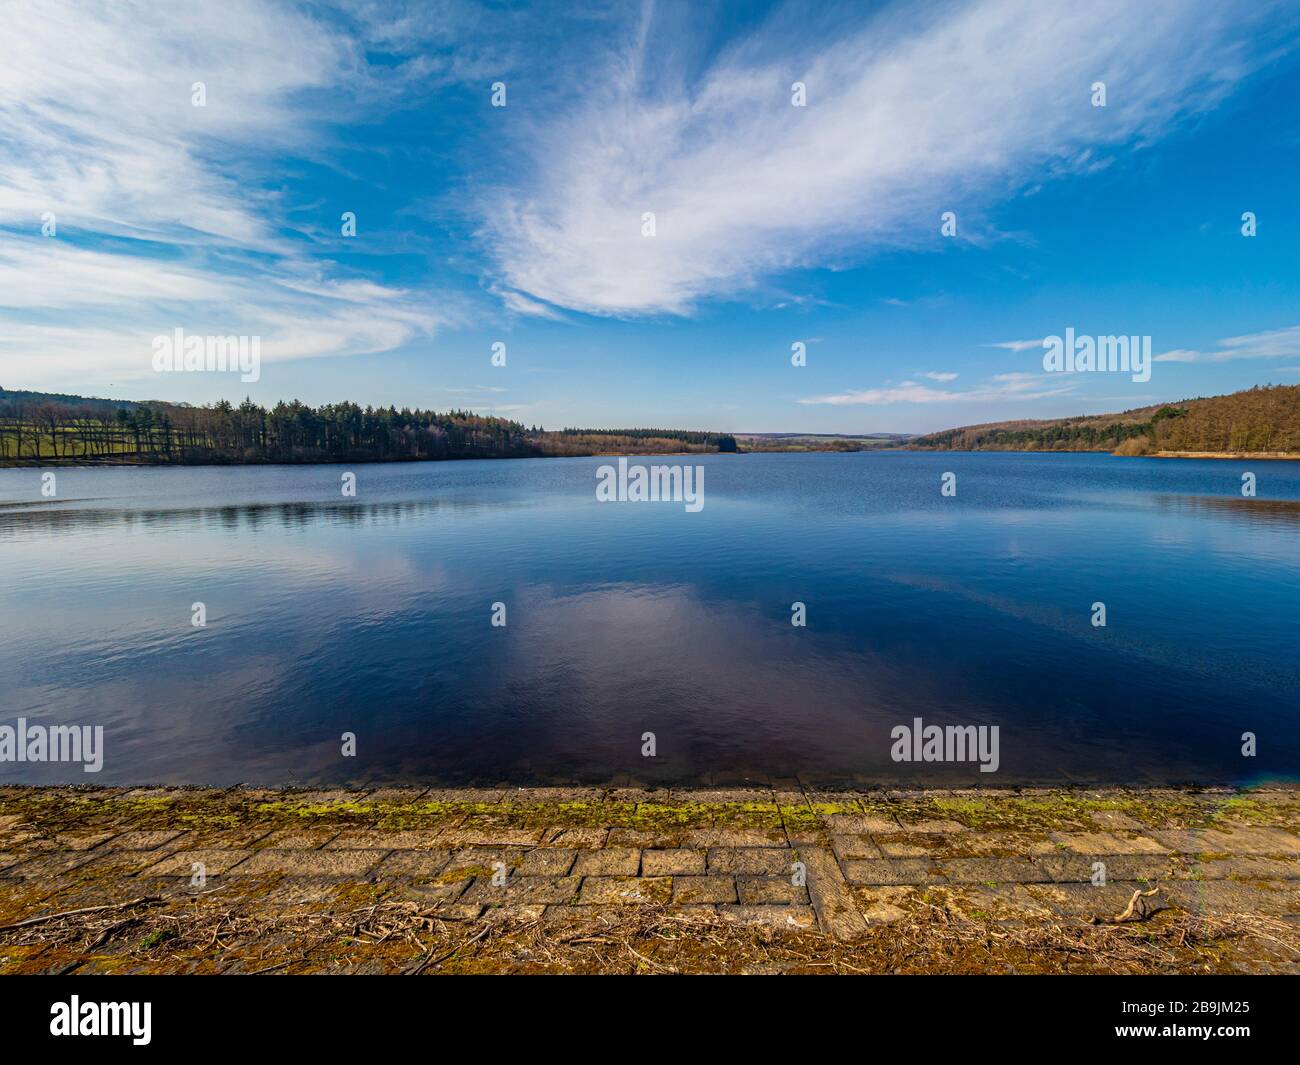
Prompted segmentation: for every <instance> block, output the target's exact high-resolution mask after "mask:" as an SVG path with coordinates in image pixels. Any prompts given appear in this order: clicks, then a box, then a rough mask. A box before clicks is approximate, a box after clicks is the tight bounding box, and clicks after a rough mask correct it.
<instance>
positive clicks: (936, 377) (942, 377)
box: [921, 370, 958, 384]
mask: <svg viewBox="0 0 1300 1065" xmlns="http://www.w3.org/2000/svg"><path fill="white" fill-rule="evenodd" d="M921 376H922V377H928V378H929V379H930V380H931V381H942V382H943V383H945V384H946V383H947V382H949V381H955V380H957V377H958V375H957V374H955V373H949V372H940V371H937V370H931V371H930V372H929V373H924V374H922V375H921Z"/></svg>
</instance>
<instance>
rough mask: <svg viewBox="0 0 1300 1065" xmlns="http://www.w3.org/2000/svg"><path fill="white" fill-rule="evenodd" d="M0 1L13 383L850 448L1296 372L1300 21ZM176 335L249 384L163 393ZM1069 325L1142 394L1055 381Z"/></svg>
mask: <svg viewBox="0 0 1300 1065" xmlns="http://www.w3.org/2000/svg"><path fill="white" fill-rule="evenodd" d="M1081 8H1082V9H1081ZM10 10H11V9H9V8H7V9H6V12H7V16H6V17H7V23H8V24H7V28H6V33H5V36H4V37H3V38H0V385H3V386H4V387H6V388H34V389H45V390H60V391H72V392H79V393H82V394H87V395H108V396H121V397H127V398H159V399H171V400H183V401H189V402H194V403H204V402H211V401H213V400H216V399H219V398H228V399H231V400H238V399H240V398H242V397H243V396H244V395H245V394H251V395H252V396H253V398H255V399H257V400H259V401H263V402H273V401H275V400H277V399H280V398H293V397H298V398H300V399H303V400H304V401H307V402H311V403H322V402H329V401H333V400H338V399H355V400H356V401H358V402H361V403H363V404H365V403H373V404H376V405H388V404H395V405H397V406H403V405H419V406H424V407H433V408H437V409H445V408H449V407H462V408H470V409H474V410H478V411H482V412H485V413H498V414H502V415H504V416H509V417H513V418H517V419H519V420H521V421H523V422H525V423H528V424H542V425H546V426H548V427H558V426H560V425H585V426H603V427H614V426H629V425H659V426H674V427H683V428H712V429H719V430H728V431H804V432H846V433H852V432H876V431H900V432H907V431H927V430H932V429H938V428H943V427H946V426H951V425H959V424H970V423H974V422H980V421H990V420H1000V419H1005V418H1030V417H1052V416H1060V415H1065V414H1077V413H1093V412H1101V411H1107V410H1117V409H1124V408H1126V407H1131V406H1140V405H1145V404H1148V403H1152V402H1157V401H1162V400H1172V399H1178V398H1183V397H1187V396H1194V395H1207V394H1215V393H1219V392H1225V391H1231V390H1234V389H1238V388H1243V387H1249V386H1250V385H1253V384H1260V383H1265V382H1274V383H1300V299H1297V293H1298V292H1300V255H1298V254H1297V252H1296V249H1297V248H1300V203H1297V198H1296V193H1297V189H1300V180H1298V178H1297V175H1300V133H1297V127H1296V124H1295V113H1296V107H1297V104H1300V61H1298V60H1297V53H1296V50H1295V48H1294V42H1295V41H1296V40H1297V36H1298V35H1297V32H1296V31H1297V28H1300V27H1298V25H1297V23H1298V21H1300V20H1298V18H1297V9H1296V7H1295V5H1293V4H1292V5H1287V4H1278V5H1270V4H1267V3H1259V2H1251V3H1237V2H1232V0H1226V2H1225V0H1215V2H1208V0H1206V2H1201V0H1187V2H1183V3H1160V4H1134V3H1129V2H1126V3H1120V2H1109V0H1102V2H1098V3H1091V4H1087V5H1079V4H1077V3H1055V2H1050V0H971V2H965V3H943V4H916V3H908V4H889V3H885V4H867V3H861V2H859V3H852V4H846V5H843V6H836V5H834V4H820V5H816V6H810V5H807V4H777V3H751V4H740V3H731V4H725V5H724V4H715V5H710V4H707V3H691V4H686V3H683V2H678V3H659V4H651V3H644V4H621V3H591V4H583V3H564V4H559V3H552V4H543V5H505V4H498V3H470V2H466V0H445V2H433V3H410V4H400V3H382V2H378V0H375V2H369V0H364V2H363V0H356V2H348V3H337V4H323V3H321V4H316V3H313V4H301V5H295V4H288V3H275V4H271V3H261V2H258V0H233V2H230V3H225V4H222V5H220V8H219V10H209V9H204V8H202V7H196V6H195V5H189V4H179V3H177V4H170V3H150V4H140V5H136V4H133V3H129V2H123V3H118V4H113V5H107V6H101V5H90V4H77V3H63V2H60V0H42V2H41V3H39V4H38V3H26V2H23V0H20V2H19V3H18V4H17V5H16V6H15V7H14V8H13V9H12V17H9V12H10ZM796 81H798V82H802V83H803V84H804V86H805V87H806V106H803V107H795V106H792V102H791V87H792V85H793V83H794V82H796ZM1098 81H1101V82H1104V83H1105V86H1106V106H1105V107H1096V106H1093V89H1092V86H1093V84H1094V83H1095V82H1098ZM196 82H202V83H203V87H204V92H205V94H206V98H205V101H204V106H202V107H196V106H194V102H193V101H194V96H193V88H194V84H195V83H196ZM498 82H500V83H503V84H504V85H505V89H506V106H505V107H493V106H492V102H491V100H492V86H493V85H494V83H498ZM945 211H952V212H955V214H956V217H957V234H956V235H955V236H951V237H945V236H943V235H942V234H941V232H940V225H941V222H940V217H941V215H942V214H943V212H945ZM1247 211H1249V212H1253V213H1254V214H1255V216H1256V218H1257V220H1258V222H1257V224H1258V233H1257V235H1256V236H1254V237H1245V236H1243V235H1242V232H1241V226H1242V221H1241V216H1242V214H1243V212H1247ZM343 212H354V213H355V215H356V219H357V222H356V225H357V232H356V235H355V236H354V237H345V236H343V235H342V234H341V232H340V228H341V216H342V214H343ZM646 212H652V213H653V214H654V216H655V233H654V235H653V236H645V235H644V234H643V232H642V228H643V226H642V220H643V216H644V215H645V213H646ZM50 216H52V217H53V219H54V221H55V232H54V233H53V235H48V236H47V235H43V234H42V223H43V220H47V221H48V219H49V217H50ZM176 328H182V329H184V330H185V331H186V332H187V333H190V334H200V335H202V334H214V335H230V334H236V335H238V334H246V335H256V336H259V337H260V338H261V343H262V354H263V365H262V372H261V378H260V380H258V381H257V382H254V383H250V384H244V383H241V382H240V381H239V379H238V377H237V376H235V375H231V374H214V373H180V374H163V375H160V374H157V373H155V372H154V370H153V367H152V346H151V341H152V338H154V337H155V336H158V335H163V334H170V333H171V332H172V331H173V330H174V329H176ZM1067 328H1073V329H1074V330H1075V331H1076V333H1079V334H1091V335H1112V334H1118V335H1149V336H1150V337H1151V338H1152V347H1153V350H1154V352H1155V353H1156V355H1157V361H1156V362H1155V363H1154V365H1153V368H1152V374H1151V379H1150V380H1149V381H1147V382H1144V383H1143V382H1134V381H1132V380H1131V379H1130V377H1129V375H1124V374H1048V373H1045V372H1044V371H1043V368H1042V347H1041V343H1040V342H1041V338H1043V337H1044V336H1048V335H1051V334H1063V333H1064V332H1065V330H1066V329H1067ZM796 341H801V342H803V343H805V344H806V346H807V352H808V359H807V365H806V366H803V367H794V366H791V364H790V350H791V344H792V343H794V342H796ZM496 342H502V343H504V344H505V345H506V353H507V355H506V365H505V366H504V367H494V366H493V365H491V362H490V359H491V353H492V345H493V344H494V343H496Z"/></svg>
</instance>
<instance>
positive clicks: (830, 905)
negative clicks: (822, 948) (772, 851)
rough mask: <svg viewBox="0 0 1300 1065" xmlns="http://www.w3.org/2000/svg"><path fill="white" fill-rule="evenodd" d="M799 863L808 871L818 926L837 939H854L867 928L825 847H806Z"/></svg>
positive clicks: (832, 858) (800, 853)
mask: <svg viewBox="0 0 1300 1065" xmlns="http://www.w3.org/2000/svg"><path fill="white" fill-rule="evenodd" d="M799 859H800V861H802V862H803V863H804V865H805V866H806V867H807V872H808V895H809V897H810V898H811V899H812V907H813V911H814V912H815V913H816V914H817V923H818V924H819V925H820V926H821V929H822V931H823V932H826V933H827V934H828V935H832V936H834V937H835V938H836V939H852V938H853V937H854V936H856V935H858V934H859V933H861V932H862V931H863V930H864V929H865V928H866V921H865V920H864V919H863V917H862V914H861V913H860V912H858V908H857V906H856V904H855V902H854V899H853V892H852V891H850V890H849V886H848V884H847V883H846V882H845V879H844V874H843V873H842V872H841V871H840V866H839V863H838V862H836V860H835V855H834V854H832V853H831V852H830V850H828V849H826V848H824V847H805V848H804V849H803V850H801V851H800V852H799Z"/></svg>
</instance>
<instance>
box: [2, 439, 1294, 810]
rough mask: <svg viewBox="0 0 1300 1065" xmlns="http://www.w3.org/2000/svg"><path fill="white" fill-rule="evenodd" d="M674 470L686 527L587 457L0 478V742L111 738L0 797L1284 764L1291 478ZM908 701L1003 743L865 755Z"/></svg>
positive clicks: (1057, 775) (808, 464)
mask: <svg viewBox="0 0 1300 1065" xmlns="http://www.w3.org/2000/svg"><path fill="white" fill-rule="evenodd" d="M696 458H698V460H699V462H700V464H701V465H703V466H704V468H705V471H706V474H705V500H706V505H705V507H704V509H703V510H702V511H700V512H699V513H687V512H686V511H685V509H684V507H683V506H682V505H681V504H666V503H656V504H650V503H637V504H632V503H623V504H601V503H597V502H596V500H595V484H596V473H595V471H596V468H597V466H599V465H600V464H601V463H602V462H604V461H608V460H603V459H548V460H522V461H499V462H495V461H494V462H447V463H422V464H403V465H382V466H381V465H370V466H366V465H362V466H352V467H347V469H351V470H353V471H354V472H355V473H356V474H357V477H358V494H357V497H356V498H355V499H347V498H343V497H342V496H341V494H340V490H339V486H340V476H341V473H342V472H343V470H344V467H338V466H311V467H244V468H227V469H221V468H197V469H97V470H95V469H84V470H83V469H68V470H60V471H58V499H57V500H56V501H45V500H42V499H41V497H40V471H37V470H0V725H3V724H13V723H14V720H15V719H16V718H17V717H19V716H23V717H26V718H27V719H28V721H29V722H32V723H35V722H38V721H39V722H40V723H43V724H54V723H69V724H73V723H75V724H98V725H103V726H104V730H105V749H106V755H105V764H104V768H103V771H102V772H100V773H99V774H97V775H90V774H85V773H83V772H82V771H81V770H80V768H79V767H69V766H66V765H65V766H34V765H30V764H23V765H18V764H0V782H54V781H70V782H76V783H87V782H90V783H102V784H107V783H206V784H230V783H235V782H239V781H245V782H249V783H260V784H283V783H344V782H352V783H360V782H378V781H384V782H421V783H442V784H458V783H498V782H512V783H519V784H523V783H549V782H562V781H580V782H591V783H606V782H611V781H625V782H644V783H686V782H691V783H706V784H707V783H731V782H739V781H745V780H771V779H791V778H801V779H803V780H805V781H807V782H812V783H825V784H828V785H830V784H853V783H868V782H870V783H882V782H887V783H897V784H900V785H903V786H907V785H911V784H918V783H954V784H955V783H982V784H986V785H988V784H997V785H1006V784H1011V783H1022V782H1059V781H1108V782H1123V783H1135V784H1137V783H1149V782H1152V781H1170V782H1184V781H1202V782H1211V781H1213V782H1240V783H1244V782H1250V781H1254V780H1258V779H1262V778H1266V777H1277V776H1288V775H1293V774H1295V773H1296V772H1297V770H1298V769H1300V463H1276V462H1274V463H1269V462H1256V463H1253V464H1252V463H1238V462H1215V461H1178V460H1155V459H1117V458H1112V457H1110V456H1105V455H1022V454H920V453H917V454H910V453H887V454H848V455H833V454H822V455H741V456H726V455H713V456H704V457H693V458H692V461H695V459H696ZM659 461H670V462H677V461H684V460H681V459H669V460H659ZM1247 469H1249V470H1253V471H1254V472H1255V474H1256V475H1257V477H1258V479H1259V489H1258V491H1259V495H1258V498H1255V499H1245V498H1243V497H1242V496H1241V473H1242V472H1243V471H1244V470H1247ZM945 471H953V472H955V473H956V474H957V477H958V494H957V496H956V498H943V497H942V496H941V495H940V491H939V487H940V476H941V474H942V473H943V472H945ZM796 601H799V602H803V603H805V604H806V607H807V619H808V624H807V627H806V628H795V627H793V626H792V625H791V624H790V617H791V604H792V603H794V602H796ZM1098 601H1100V602H1104V603H1105V604H1106V611H1107V622H1108V624H1107V626H1106V627H1105V628H1094V627H1093V626H1092V624H1091V607H1092V604H1093V603H1094V602H1098ZM195 602H203V603H205V604H206V607H207V617H208V623H207V627H206V628H204V629H198V628H195V627H193V626H192V625H191V623H190V618H191V604H193V603H195ZM495 602H501V603H504V604H505V605H506V609H507V620H508V624H507V625H506V627H505V628H494V627H492V625H491V624H490V618H491V613H492V604H493V603H495ZM914 717H921V718H922V719H923V720H924V721H925V723H927V724H941V725H942V724H963V725H964V724H990V725H992V724H996V725H998V726H999V727H1000V740H1001V743H1000V746H1001V768H1000V770H999V772H997V773H996V774H980V773H979V772H978V771H977V770H976V767H974V766H972V765H962V766H937V765H914V764H913V765H908V764H897V763H894V762H893V761H891V759H890V757H889V750H890V746H891V741H890V735H889V733H890V729H891V728H893V727H894V726H895V725H898V724H901V723H909V722H911V720H912V719H913V718H914ZM1247 730H1248V731H1251V732H1254V733H1255V734H1256V735H1257V737H1258V745H1259V748H1258V749H1259V754H1258V756H1257V757H1256V758H1254V759H1245V758H1243V757H1242V756H1241V753H1240V747H1241V734H1242V732H1244V731H1247ZM345 732H352V733H355V734H356V737H357V754H356V757H354V758H342V757H340V751H339V747H340V736H341V735H342V734H343V733H345ZM645 732H653V733H655V734H656V737H657V743H658V757H657V758H655V759H646V758H643V757H642V756H641V742H642V741H641V736H642V734H643V733H645Z"/></svg>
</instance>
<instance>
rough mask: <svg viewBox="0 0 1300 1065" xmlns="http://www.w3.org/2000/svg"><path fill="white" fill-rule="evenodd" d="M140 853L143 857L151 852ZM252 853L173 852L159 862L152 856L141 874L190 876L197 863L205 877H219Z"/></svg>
mask: <svg viewBox="0 0 1300 1065" xmlns="http://www.w3.org/2000/svg"><path fill="white" fill-rule="evenodd" d="M140 853H141V856H142V857H143V856H148V855H150V854H151V853H152V852H150V851H143V852H140ZM254 853H255V852H254V851H251V850H194V851H175V852H173V853H171V854H169V855H167V857H165V858H163V859H162V860H161V861H159V859H158V855H157V854H152V859H151V861H150V863H149V864H147V865H146V866H145V868H144V870H143V872H144V874H145V875H146V876H192V875H193V874H194V865H195V863H196V862H198V863H201V864H202V865H203V867H204V872H205V874H206V875H207V876H221V875H222V874H223V873H228V872H230V870H231V869H233V868H234V867H235V866H237V865H238V864H239V863H240V862H242V861H244V860H245V859H247V858H251V857H252V856H253V854H254Z"/></svg>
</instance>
